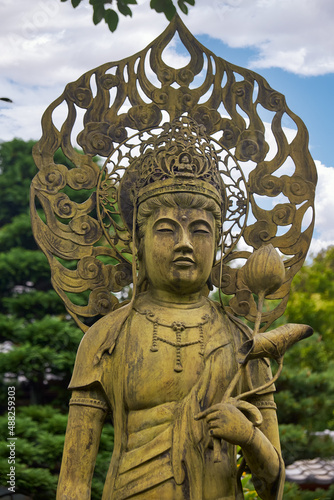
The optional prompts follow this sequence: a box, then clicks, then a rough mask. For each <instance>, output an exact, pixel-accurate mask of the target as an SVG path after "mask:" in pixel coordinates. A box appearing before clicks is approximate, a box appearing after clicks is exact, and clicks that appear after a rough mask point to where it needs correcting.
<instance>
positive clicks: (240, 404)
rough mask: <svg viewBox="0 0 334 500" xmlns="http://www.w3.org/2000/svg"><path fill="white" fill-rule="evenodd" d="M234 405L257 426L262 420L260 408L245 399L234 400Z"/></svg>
mask: <svg viewBox="0 0 334 500" xmlns="http://www.w3.org/2000/svg"><path fill="white" fill-rule="evenodd" d="M234 404H235V406H236V407H237V408H238V410H240V411H241V412H242V413H243V414H244V415H245V416H246V417H247V418H248V420H250V421H251V422H252V424H253V425H255V426H256V427H258V426H259V425H261V424H262V422H263V417H262V414H261V412H260V410H259V409H258V408H257V407H256V406H254V405H252V404H251V403H248V402H247V401H242V400H238V401H235V403H234Z"/></svg>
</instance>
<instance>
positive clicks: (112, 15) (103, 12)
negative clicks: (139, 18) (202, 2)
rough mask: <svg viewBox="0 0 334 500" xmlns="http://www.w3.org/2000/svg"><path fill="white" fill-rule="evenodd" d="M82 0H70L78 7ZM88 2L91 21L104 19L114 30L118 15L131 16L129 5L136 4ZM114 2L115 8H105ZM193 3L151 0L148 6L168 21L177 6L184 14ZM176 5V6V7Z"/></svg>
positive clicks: (190, 0) (106, 0)
mask: <svg viewBox="0 0 334 500" xmlns="http://www.w3.org/2000/svg"><path fill="white" fill-rule="evenodd" d="M66 1H67V0H61V2H66ZM81 2H82V0H71V4H72V6H73V7H74V8H75V7H78V5H80V3H81ZM89 3H90V4H91V5H92V7H93V23H94V24H98V23H100V22H101V21H102V19H104V20H105V22H106V23H107V25H108V28H109V29H110V31H112V32H113V31H115V30H116V28H117V25H118V21H119V15H118V14H122V15H123V16H132V10H131V8H130V7H129V5H135V4H137V1H136V0H116V1H115V0H114V2H113V0H89ZM113 3H114V5H115V4H116V6H115V9H116V10H115V9H112V8H106V6H107V5H110V4H113ZM187 4H189V5H195V0H177V2H175V1H174V0H151V1H150V7H151V9H153V10H155V11H156V12H162V13H164V14H165V16H166V18H167V19H168V20H169V21H170V20H171V19H172V18H173V17H174V15H175V14H176V12H177V7H178V8H179V9H180V10H181V12H183V13H184V14H188V6H187ZM176 5H177V7H176Z"/></svg>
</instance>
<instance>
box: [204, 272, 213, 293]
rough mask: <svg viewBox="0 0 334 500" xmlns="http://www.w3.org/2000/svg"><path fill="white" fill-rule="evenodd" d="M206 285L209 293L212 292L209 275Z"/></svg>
mask: <svg viewBox="0 0 334 500" xmlns="http://www.w3.org/2000/svg"><path fill="white" fill-rule="evenodd" d="M206 285H207V287H208V289H209V290H210V292H212V290H213V284H212V279H211V274H210V276H209V277H208V279H207V282H206Z"/></svg>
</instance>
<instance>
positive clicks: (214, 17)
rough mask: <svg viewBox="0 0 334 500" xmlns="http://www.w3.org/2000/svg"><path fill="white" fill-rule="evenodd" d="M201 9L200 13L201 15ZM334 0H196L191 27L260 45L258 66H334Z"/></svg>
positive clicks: (316, 69) (310, 71) (308, 69)
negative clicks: (333, 35) (333, 34)
mask: <svg viewBox="0 0 334 500" xmlns="http://www.w3.org/2000/svg"><path fill="white" fill-rule="evenodd" d="M198 12H200V16H199V15H198ZM333 19H334V3H333V1H332V0H293V1H291V0H253V1H249V0H215V1H213V2H210V4H208V2H207V1H206V0H196V8H194V9H191V10H190V14H189V22H187V25H188V26H189V28H190V29H191V30H192V31H193V32H195V33H197V34H199V33H201V34H209V35H211V36H213V37H214V38H218V39H220V40H222V41H223V42H225V43H227V44H228V45H229V46H230V47H234V48H244V47H251V48H254V49H256V51H257V52H258V56H257V57H256V58H254V59H253V60H252V61H250V65H251V66H253V67H254V68H270V67H279V68H282V69H285V70H287V71H291V72H293V73H296V74H299V75H323V74H326V73H332V72H333V71H334V38H333V37H332V36H329V34H330V33H332V31H333Z"/></svg>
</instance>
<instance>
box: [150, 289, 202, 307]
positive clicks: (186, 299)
mask: <svg viewBox="0 0 334 500" xmlns="http://www.w3.org/2000/svg"><path fill="white" fill-rule="evenodd" d="M146 300H149V301H150V302H152V303H156V304H158V305H160V306H164V307H177V308H184V309H195V308H197V307H201V306H202V305H203V304H204V303H205V297H204V296H203V294H202V293H201V292H198V293H194V294H189V295H188V294H187V295H179V294H175V293H171V292H167V291H165V290H156V289H149V290H148V291H147V292H146Z"/></svg>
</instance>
